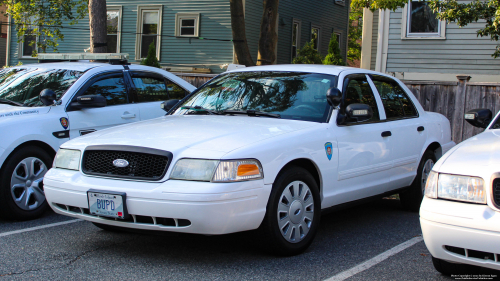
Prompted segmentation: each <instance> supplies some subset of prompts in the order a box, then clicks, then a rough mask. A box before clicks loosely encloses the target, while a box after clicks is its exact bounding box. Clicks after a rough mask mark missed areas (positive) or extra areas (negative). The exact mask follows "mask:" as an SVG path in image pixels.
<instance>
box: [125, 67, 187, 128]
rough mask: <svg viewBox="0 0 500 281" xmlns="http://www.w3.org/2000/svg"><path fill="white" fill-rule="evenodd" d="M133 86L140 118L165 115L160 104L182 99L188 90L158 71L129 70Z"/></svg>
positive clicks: (145, 118)
mask: <svg viewBox="0 0 500 281" xmlns="http://www.w3.org/2000/svg"><path fill="white" fill-rule="evenodd" d="M128 73H129V74H130V76H131V79H132V83H131V84H132V87H133V88H134V91H133V92H134V102H135V103H137V105H138V107H139V110H140V113H141V120H147V119H152V118H156V117H160V116H163V115H165V113H166V112H165V111H164V110H163V109H162V108H161V107H160V104H161V103H162V102H164V101H166V100H169V99H178V100H181V99H183V98H184V97H185V96H186V95H187V94H189V91H187V90H185V89H184V88H182V87H181V86H179V85H178V84H176V83H174V82H172V81H170V80H169V79H167V78H166V77H164V76H162V75H161V74H158V73H153V72H146V71H136V70H134V71H129V72H128Z"/></svg>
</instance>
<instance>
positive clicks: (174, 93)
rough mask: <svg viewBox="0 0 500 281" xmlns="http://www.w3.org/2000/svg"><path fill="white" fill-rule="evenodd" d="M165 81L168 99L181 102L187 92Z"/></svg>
mask: <svg viewBox="0 0 500 281" xmlns="http://www.w3.org/2000/svg"><path fill="white" fill-rule="evenodd" d="M165 80H166V83H167V89H168V93H169V95H170V99H174V100H181V99H183V98H184V97H185V96H186V94H187V92H186V90H184V89H183V88H182V87H181V86H179V85H177V84H175V83H174V82H172V81H170V80H168V79H165Z"/></svg>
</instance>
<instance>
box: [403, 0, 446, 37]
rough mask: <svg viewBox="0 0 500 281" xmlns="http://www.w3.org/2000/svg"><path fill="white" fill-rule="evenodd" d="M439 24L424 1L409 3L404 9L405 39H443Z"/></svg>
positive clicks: (434, 14)
mask: <svg viewBox="0 0 500 281" xmlns="http://www.w3.org/2000/svg"><path fill="white" fill-rule="evenodd" d="M441 28H444V26H442V24H441V22H440V21H439V20H438V19H437V18H436V13H434V12H433V11H432V9H431V8H430V7H429V3H428V2H426V1H409V2H408V5H407V8H406V37H444V32H442V31H441Z"/></svg>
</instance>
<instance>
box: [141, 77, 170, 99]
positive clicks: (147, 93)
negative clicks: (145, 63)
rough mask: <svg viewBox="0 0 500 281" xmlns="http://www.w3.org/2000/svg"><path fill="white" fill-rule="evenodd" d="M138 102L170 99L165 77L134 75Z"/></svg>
mask: <svg viewBox="0 0 500 281" xmlns="http://www.w3.org/2000/svg"><path fill="white" fill-rule="evenodd" d="M132 81H133V82H134V86H135V93H136V95H137V102H150V101H165V100H168V99H169V98H168V91H167V87H166V85H165V81H164V80H163V78H159V77H158V78H156V77H147V76H138V77H137V76H132Z"/></svg>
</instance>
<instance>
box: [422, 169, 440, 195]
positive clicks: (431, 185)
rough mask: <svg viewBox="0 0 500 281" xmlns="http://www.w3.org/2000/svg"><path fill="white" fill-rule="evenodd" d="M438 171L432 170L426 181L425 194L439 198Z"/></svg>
mask: <svg viewBox="0 0 500 281" xmlns="http://www.w3.org/2000/svg"><path fill="white" fill-rule="evenodd" d="M437 185H438V173H436V172H434V171H431V172H430V173H429V177H428V178H427V182H426V183H425V196H427V197H429V198H437Z"/></svg>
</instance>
